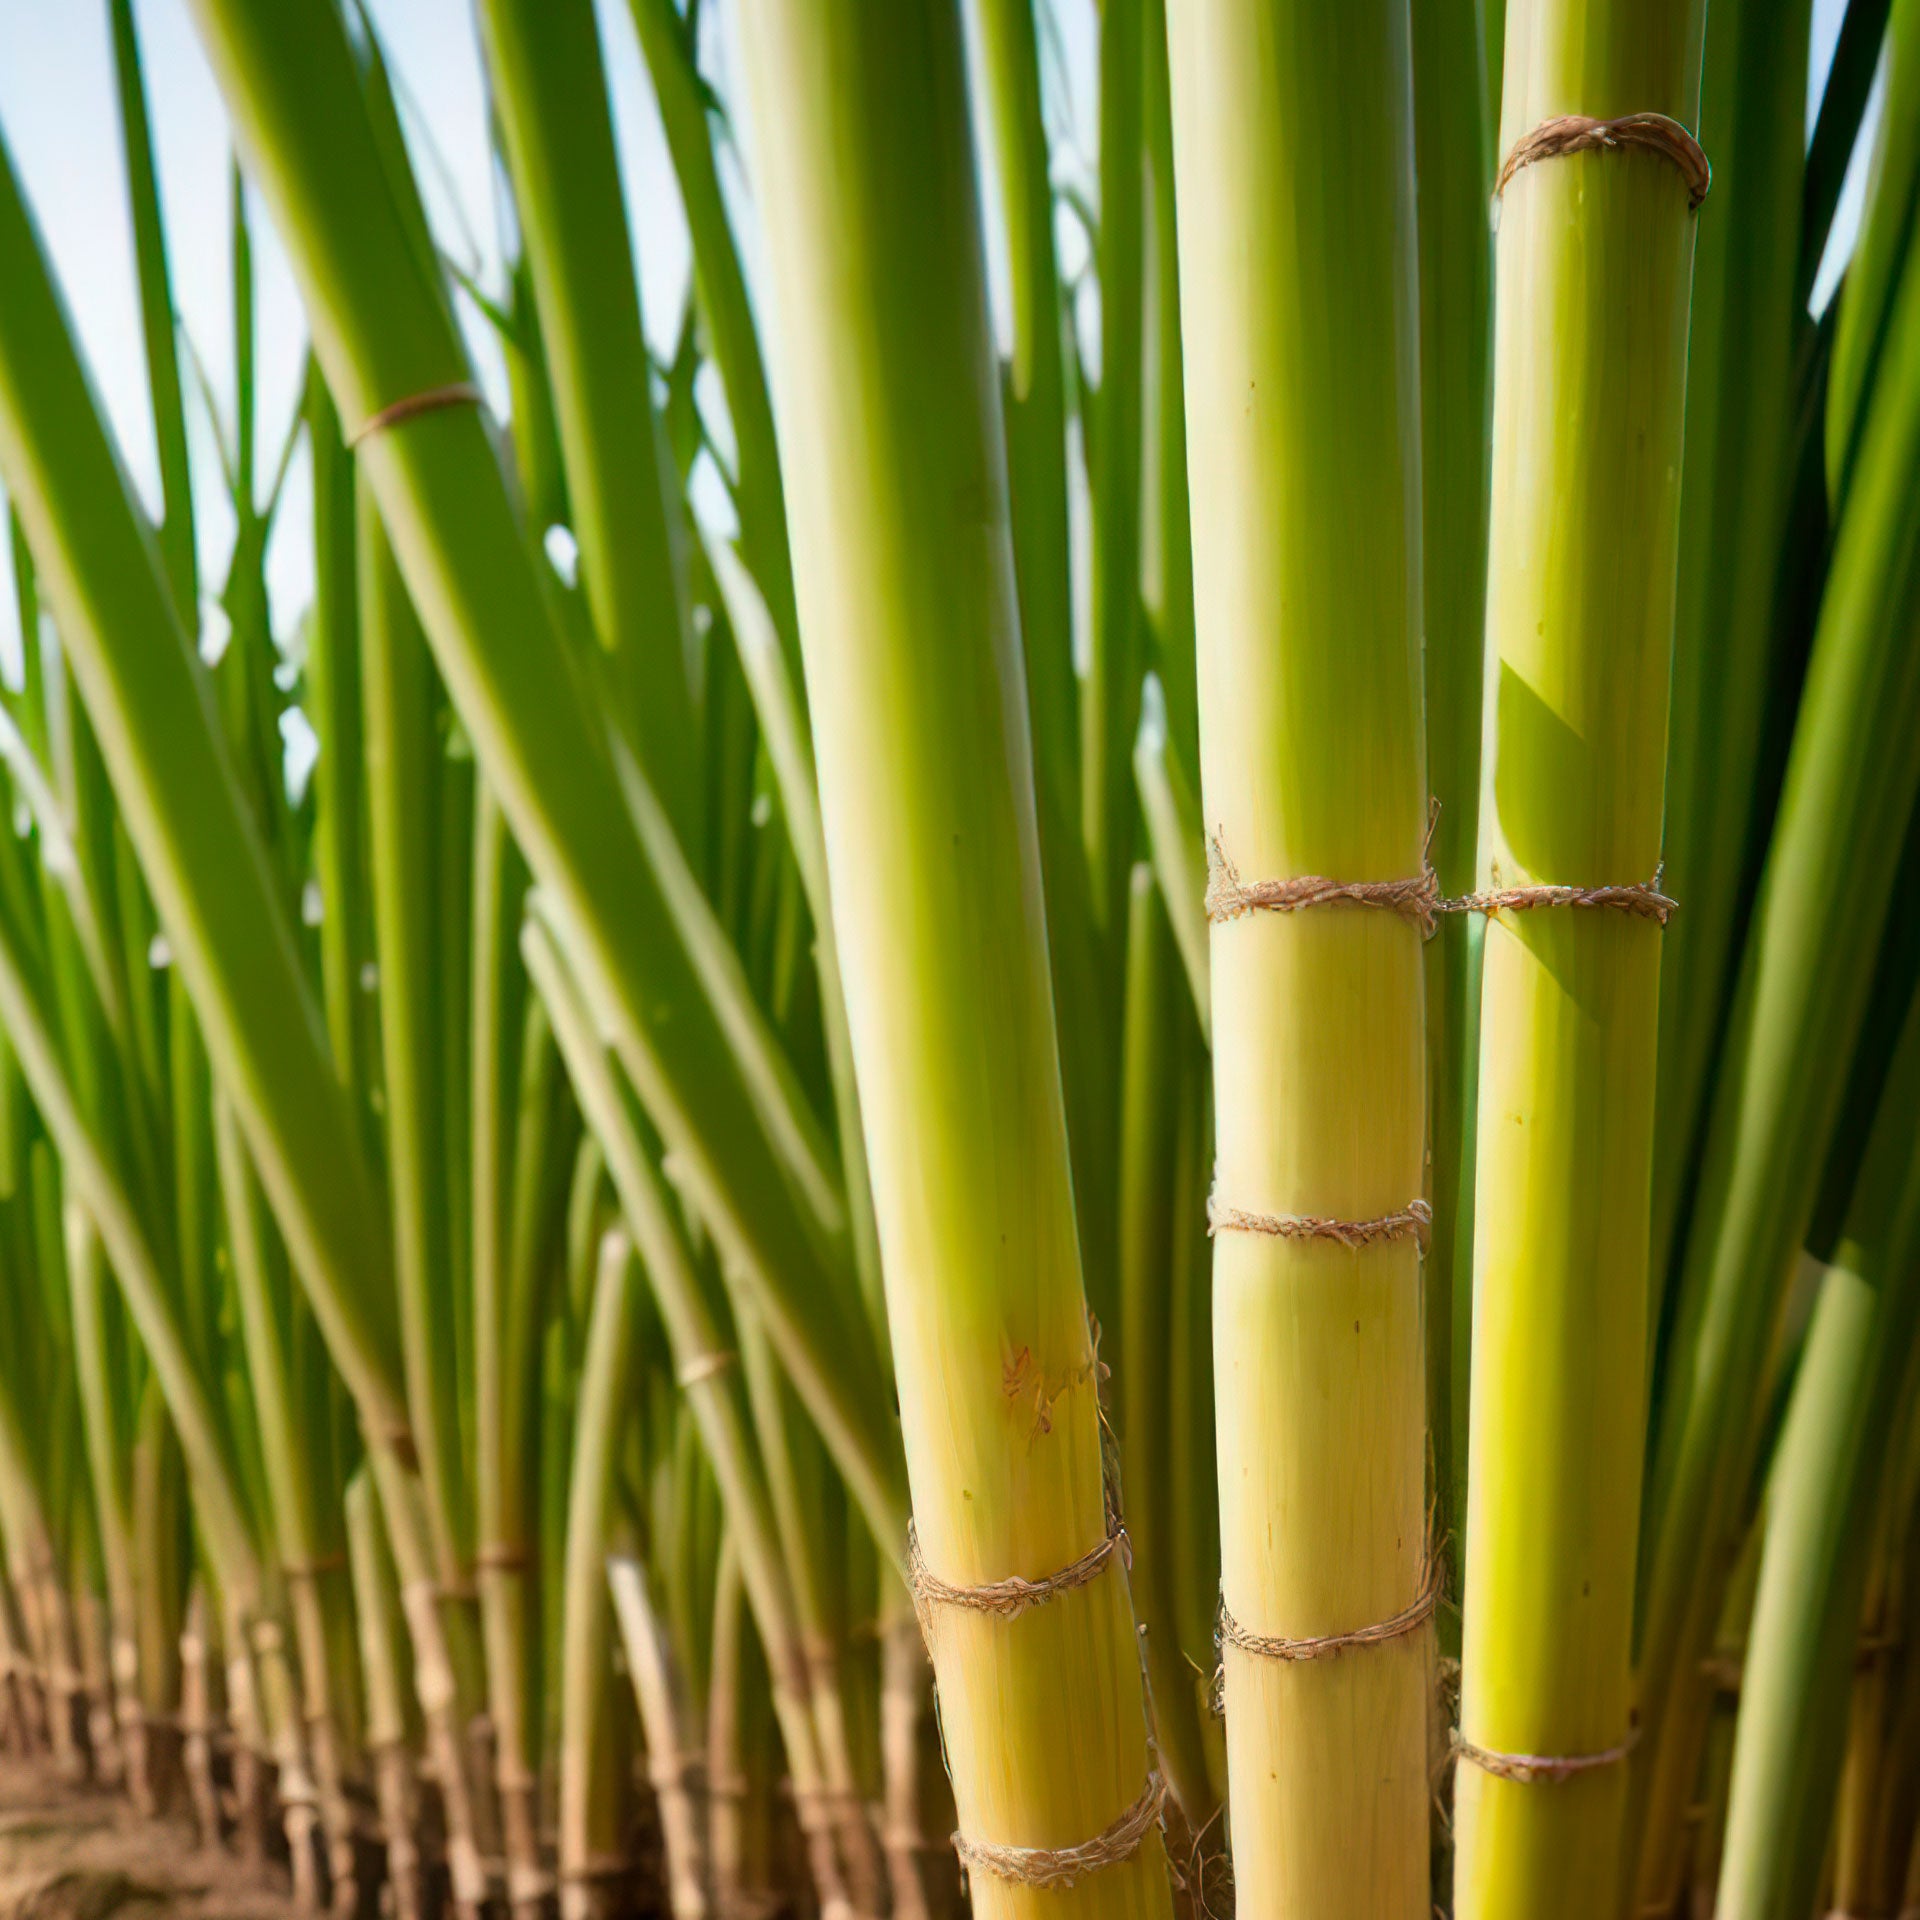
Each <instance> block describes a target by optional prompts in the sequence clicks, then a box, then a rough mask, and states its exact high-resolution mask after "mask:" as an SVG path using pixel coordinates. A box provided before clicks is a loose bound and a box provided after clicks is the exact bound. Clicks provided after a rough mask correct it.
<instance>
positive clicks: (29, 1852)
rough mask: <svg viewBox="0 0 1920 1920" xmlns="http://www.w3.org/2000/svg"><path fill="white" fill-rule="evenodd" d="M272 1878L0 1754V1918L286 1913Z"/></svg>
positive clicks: (180, 1918) (264, 1916) (252, 1918)
mask: <svg viewBox="0 0 1920 1920" xmlns="http://www.w3.org/2000/svg"><path fill="white" fill-rule="evenodd" d="M272 1875H273V1870H272V1869H269V1868H266V1867H263V1866H260V1865H257V1864H253V1863H248V1862H243V1861H240V1860H237V1859H234V1858H232V1857H231V1856H229V1855H226V1854H217V1853H212V1852H209V1851H207V1850H205V1849H203V1848H201V1847H200V1846H199V1845H198V1844H197V1843H196V1841H195V1838H194V1834H193V1830H192V1828H191V1827H190V1826H187V1825H184V1824H181V1823H178V1822H174V1821H168V1820H143V1819H142V1818H140V1816H139V1815H138V1814H136V1813H135V1812H134V1810H133V1808H132V1807H131V1806H129V1805H128V1804H127V1802H126V1801H125V1800H124V1799H123V1798H121V1797H120V1796H119V1795H117V1794H112V1793H106V1792H102V1791H100V1790H99V1789H96V1788H88V1787H75V1786H70V1785H67V1784H66V1783H64V1782H62V1781H60V1780H58V1779H56V1778H55V1777H54V1776H53V1775H52V1774H51V1773H50V1772H48V1771H47V1770H46V1769H45V1768H44V1767H43V1766H35V1765H30V1764H27V1763H24V1762H22V1761H21V1760H20V1759H18V1758H17V1757H16V1756H13V1755H10V1754H0V1920H293V1915H294V1914H295V1912H296V1909H295V1907H294V1905H293V1902H292V1900H291V1898H290V1897H289V1895H288V1892H287V1888H286V1886H285V1883H284V1879H281V1880H279V1881H276V1880H275V1879H274V1878H273V1877H272Z"/></svg>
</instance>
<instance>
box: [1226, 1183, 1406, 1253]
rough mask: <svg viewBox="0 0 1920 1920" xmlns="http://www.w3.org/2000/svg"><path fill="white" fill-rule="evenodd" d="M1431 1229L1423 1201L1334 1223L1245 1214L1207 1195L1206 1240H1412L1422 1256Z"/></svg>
mask: <svg viewBox="0 0 1920 1920" xmlns="http://www.w3.org/2000/svg"><path fill="white" fill-rule="evenodd" d="M1432 1230H1433V1209H1432V1207H1430V1206H1429V1205H1428V1204H1427V1202H1426V1201H1424V1200H1409V1201H1408V1202H1407V1204H1406V1205H1405V1206H1404V1207H1402V1208H1401V1209H1400V1210H1399V1211H1398V1212H1397V1213H1383V1214H1381V1215H1380V1216H1379V1218H1378V1219H1374V1220H1334V1219H1331V1218H1329V1217H1328V1216H1327V1215H1325V1214H1319V1213H1248V1212H1247V1211H1246V1210H1245V1209H1244V1208H1242V1207H1229V1206H1223V1205H1222V1204H1221V1203H1220V1201H1219V1200H1218V1199H1217V1198H1216V1197H1215V1196H1214V1195H1213V1194H1208V1195H1207V1237H1208V1238H1209V1239H1212V1238H1213V1237H1214V1236H1215V1235H1216V1234H1222V1233H1265V1234H1271V1235H1272V1236H1274V1237H1275V1238H1276V1239H1280V1240H1334V1241H1337V1242H1338V1243H1339V1244H1340V1245H1341V1246H1343V1247H1349V1248H1352V1247H1368V1246H1374V1245H1376V1244H1378V1243H1379V1242H1381V1241H1384V1240H1416V1241H1418V1242H1419V1244H1420V1250H1421V1252H1422V1253H1424V1252H1425V1251H1426V1248H1427V1236H1428V1235H1429V1234H1430V1233H1431V1232H1432Z"/></svg>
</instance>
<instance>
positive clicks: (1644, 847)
mask: <svg viewBox="0 0 1920 1920" xmlns="http://www.w3.org/2000/svg"><path fill="white" fill-rule="evenodd" d="M1703 18H1704V8H1703V7H1700V6H1697V5H1687V6H1682V7H1677V8H1676V7H1664V6H1646V5H1640V4H1637V0H1625V3H1624V4H1621V5H1617V6H1609V7H1607V8H1606V9H1604V10H1603V11H1602V12H1601V13H1600V14H1599V15H1597V16H1592V17H1589V16H1586V15H1582V14H1580V13H1579V12H1578V10H1577V9H1574V8H1571V7H1565V6H1562V5H1559V4H1557V3H1556V0H1513V4H1511V5H1509V7H1508V10H1507V24H1506V75H1505V82H1504V86H1503V92H1502V102H1501V120H1500V141H1501V148H1502V151H1503V152H1505V153H1507V154H1509V155H1510V156H1511V155H1514V154H1515V152H1516V143H1517V142H1521V141H1523V140H1525V139H1527V138H1528V137H1529V136H1532V135H1533V134H1534V132H1535V129H1537V128H1543V127H1546V126H1548V125H1549V124H1550V123H1551V122H1552V121H1553V119H1554V117H1555V116H1560V115H1568V114H1584V115H1590V116H1594V117H1597V118H1601V119H1610V118H1616V117H1619V116H1624V115H1633V114H1652V115H1662V116H1665V117H1666V118H1665V122H1664V123H1661V124H1663V125H1667V124H1668V123H1670V124H1671V125H1677V126H1679V127H1680V128H1682V129H1685V128H1688V127H1691V126H1692V125H1693V124H1694V121H1695V116H1696V112H1697V108H1698V99H1699V74H1700V59H1701V32H1702V24H1703ZM1669 132H1670V126H1669ZM1671 138H1672V141H1673V144H1671V145H1670V146H1669V148H1668V149H1667V150H1666V151H1653V150H1646V149H1640V150H1634V149H1633V148H1632V147H1630V146H1628V147H1623V148H1619V149H1616V150H1613V151H1598V152H1594V151H1585V152H1570V153H1549V154H1548V155H1546V156H1544V157H1540V158H1538V159H1537V160H1536V161H1535V162H1534V163H1533V164H1531V165H1526V166H1524V167H1522V168H1521V169H1520V170H1519V171H1517V172H1513V173H1512V174H1511V177H1510V178H1508V179H1507V180H1506V184H1505V191H1504V194H1503V197H1502V199H1501V203H1500V215H1501V219H1500V230H1499V235H1498V240H1497V243H1496V244H1497V255H1498V265H1497V273H1498V280H1497V288H1496V299H1495V311H1496V314H1497V316H1498V324H1497V330H1496V338H1495V349H1494V376H1493V379H1494V387H1493V396H1494V397H1493V405H1494V424H1493V506H1492V539H1491V551H1490V556H1489V562H1488V585H1487V669H1486V670H1487V673H1488V675H1489V676H1490V684H1489V685H1488V687H1487V690H1486V714H1487V726H1488V737H1487V739H1486V742H1485V745H1484V749H1483V752H1484V762H1483V765H1484V769H1485V771H1484V775H1483V782H1482V791H1481V817H1480V860H1479V880H1480V885H1481V886H1482V887H1483V888H1491V889H1496V890H1497V889H1502V888H1515V887H1525V886H1528V885H1537V884H1549V885H1550V884H1555V883H1563V884H1568V885H1572V886H1575V887H1597V886H1606V885H1615V886H1621V885H1632V884H1639V885H1641V886H1644V885H1645V884H1646V883H1647V882H1648V880H1649V879H1650V877H1652V876H1653V875H1654V873H1655V870H1656V868H1657V867H1658V865H1659V860H1660V834H1661V817H1662V804H1663V785H1664V766H1665V756H1666V720H1667V689H1668V681H1669V677H1670V672H1671V665H1672V648H1673V607H1674V590H1675V587H1674V583H1675V570H1676V563H1677V537H1678V526H1679V499H1678V481H1679V470H1680V442H1681V426H1682V417H1683V410H1684V402H1685V386H1686V379H1685V376H1686V335H1687V316H1688V300H1689V287H1690V281H1691V274H1692V256H1693V235H1694V225H1695V218H1694V207H1695V205H1696V204H1697V197H1698V195H1699V194H1700V193H1701V192H1702V191H1703V190H1704V185H1705V182H1704V180H1703V179H1702V178H1701V177H1700V175H1699V172H1698V163H1697V161H1695V160H1693V159H1692V158H1691V155H1690V151H1689V149H1688V148H1687V146H1686V145H1685V137H1683V136H1679V135H1673V136H1671ZM1519 151H1520V152H1521V153H1522V154H1524V153H1525V152H1526V151H1527V149H1525V148H1521V149H1520V150H1519ZM1683 162H1685V163H1686V164H1685V165H1683V164H1682V163H1683ZM1511 164H1512V162H1511V160H1510V161H1509V162H1508V163H1506V165H1508V166H1511ZM1689 167H1692V168H1693V171H1692V172H1691V173H1690V172H1689V171H1688V168H1689ZM1682 910H1683V911H1684V906H1683V909H1682ZM1660 938H1661V936H1660V927H1659V923H1658V922H1657V921H1656V920H1655V919H1652V918H1649V917H1646V915H1645V914H1643V913H1635V912H1621V911H1611V910H1605V909H1582V908H1579V907H1547V908H1545V909H1542V910H1539V911H1533V912H1523V913H1511V912H1498V913H1495V914H1494V915H1492V916H1491V917H1490V918H1489V921H1488V924H1487V929H1486V944H1485V956H1484V975H1483V982H1482V999H1481V1031H1480V1065H1479V1085H1478V1102H1479V1116H1478V1132H1477V1165H1476V1191H1475V1202H1474V1236H1475V1237H1474V1278H1473V1285H1474V1314H1475V1320H1474V1347H1475V1360H1474V1372H1473V1382H1472V1396H1471V1430H1470V1437H1469V1447H1470V1468H1469V1480H1468V1501H1467V1545H1466V1592H1465V1620H1464V1629H1463V1651H1462V1667H1463V1674H1462V1694H1461V1709H1460V1736H1459V1737H1460V1742H1461V1745H1460V1754H1461V1762H1460V1765H1459V1768H1458V1770H1457V1772H1456V1774H1455V1780H1454V1835H1455V1846H1456V1855H1455V1870H1454V1899H1455V1908H1456V1912H1457V1913H1458V1915H1459V1916H1460V1920H1469V1917H1470V1916H1471V1920H1497V1916H1502V1915H1508V1914H1515V1915H1518V1914H1529V1915H1531V1914H1538V1913H1541V1912H1545V1911H1554V1912H1559V1913H1565V1914H1567V1915H1569V1916H1578V1915H1585V1914H1594V1915H1600V1914H1605V1915H1608V1916H1612V1915H1613V1914H1614V1913H1615V1912H1616V1911H1617V1906H1618V1902H1619V1900H1620V1899H1621V1897H1622V1894H1621V1888H1620V1865H1619V1857H1620V1850H1621V1840H1622V1830H1623V1827H1622V1823H1623V1818H1624V1815H1625V1810H1626V1783H1627V1767H1626V1765H1625V1764H1624V1762H1625V1759H1626V1753H1627V1749H1628V1747H1629V1746H1630V1744H1631V1739H1632V1733H1631V1727H1630V1717H1629V1716H1630V1707H1631V1701H1630V1690H1629V1659H1630V1653H1631V1639H1632V1632H1633V1607H1634V1574H1635V1565H1636V1548H1637V1536H1638V1531H1639V1523H1640V1496H1641V1480H1642V1455H1643V1450H1644V1444H1645V1424H1646V1423H1645V1406H1646V1352H1647V1301H1648V1277H1647V1267H1648V1252H1647V1248H1648V1232H1649V1227H1648V1220H1649V1213H1648V1209H1649V1181H1650V1178H1651V1168H1652V1148H1653V1123H1654V1104H1653V1091H1654V1080H1653V1075H1654V1064H1655V1036H1656V1029H1657V1022H1658V1018H1659V1004H1660V1002H1659V984H1660V982H1659V971H1660ZM1576 1142H1577V1143H1578V1144H1577V1146H1576ZM1476 1754H1478V1755H1482V1756H1491V1757H1490V1758H1476V1757H1475V1756H1476ZM1516 1754H1519V1755H1533V1756H1539V1757H1541V1758H1544V1759H1546V1760H1547V1761H1549V1762H1552V1763H1558V1764H1557V1765H1549V1766H1548V1767H1547V1768H1546V1769H1545V1770H1544V1771H1534V1772H1531V1773H1529V1772H1528V1770H1527V1769H1525V1768H1524V1767H1522V1768H1520V1769H1517V1770H1516V1769H1515V1768H1514V1766H1513V1764H1512V1762H1511V1761H1510V1760H1502V1759H1501V1758H1500V1756H1503V1755H1505V1756H1511V1755H1516ZM1568 1762H1575V1763H1578V1764H1577V1765H1575V1766H1573V1767H1572V1768H1568V1767H1567V1765H1566V1763H1568Z"/></svg>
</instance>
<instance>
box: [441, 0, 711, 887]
mask: <svg viewBox="0 0 1920 1920" xmlns="http://www.w3.org/2000/svg"><path fill="white" fill-rule="evenodd" d="M478 11H479V22H480V29H481V33H482V37H483V39H484V42H485V45H486V49H487V55H488V71H489V75H490V78H491V80H492V84H493V94H494V100H495V103H496V106H497V108H498V111H499V115H500V126H501V132H502V136H503V141H502V144H503V146H504V149H505V154H506V159H507V163H508V168H509V170H510V172H511V174H512V177H513V189H514V204H515V208H516V210H517V212H518V214H519V220H520V231H521V239H522V244H523V246H524V248H525V252H526V261H527V265H528V267H529V269H530V271H531V273H532V278H533V291H534V297H535V301H536V304H537V306H538V309H539V315H540V339H541V345H542V349H543V354H544V359H545V363H546V368H547V372H548V375H549V378H550V382H551V388H552V393H553V399H554V406H555V412H556V417H557V421H558V425H559V429H560V447H561V453H562V455H563V457H564V460H565V465H566V480H567V501H568V510H569V518H568V524H569V525H570V526H571V528H572V530H573V533H574V537H575V538H576V539H577V540H578V541H579V543H580V584H581V588H582V590H583V591H584V594H585V597H586V602H587V606H588V608H589V610H590V612H591V615H592V619H593V625H594V630H595V632H596V634H597V635H598V637H599V641H600V644H601V646H602V647H604V648H605V649H606V651H607V653H608V654H609V655H610V656H611V657H612V660H613V667H614V677H615V684H616V685H617V686H618V687H619V688H620V690H621V693H622V695H623V698H624V703H625V708H626V711H625V715H624V718H625V720H626V723H627V724H628V725H629V726H630V727H631V728H632V729H633V732H634V738H635V740H636V742H637V743H638V750H639V754H640V758H641V761H642V763H643V764H644V766H645V768H646V771H647V778H648V781H649V783H650V784H651V786H652V788H653V790H654V791H655V793H657V794H658V795H659V798H660V802H661V805H662V806H663V807H664V808H665V810H666V812H667V815H668V818H669V819H671V820H672V821H673V823H674V826H675V828H676V829H677V831H678V832H679V834H680V837H681V839H682V842H683V843H684V844H685V845H686V846H687V847H688V848H689V849H697V848H698V846H699V845H700V840H701V823H700V814H699V808H698V805H697V798H698V794H699V784H698V781H697V779H696V777H695V766H694V759H693V748H694V742H695V734H694V729H693V724H692V723H693V702H692V697H691V688H690V684H689V678H688V675H689V669H690V664H691V637H690V634H689V632H688V628H687V613H686V608H685V605H684V591H685V587H684V580H683V578H682V577H681V576H680V570H679V569H678V568H677V567H676V565H675V559H674V554H673V540H674V529H673V524H672V521H671V520H670V517H669V512H668V503H667V499H666V495H665V491H664V488H663V460H664V449H663V447H662V445H661V441H660V428H659V422H658V420H657V419H656V417H655V415H654V410H653V401H652V395H651V393H650V391H649V388H648V380H649V377H650V375H649V368H648V360H647V350H646V342H645V339H644V336H643V335H642V332H641V316H640V300H639V290H638V286H637V283H636V281H635V278H634V274H633V272H632V269H631V261H632V257H633V250H632V244H631V240H630V238H629V235H628V231H627V218H626V207H625V203H624V201H623V200H622V198H621V186H620V175H619V171H618V167H617V165H616V162H615V156H614V144H613V121H612V114H611V110H610V104H609V101H608V98H607V78H606V72H605V67H604V63H603V60H602V55H601V50H600V38H599V28H598V26H597V25H596V22H595V19H594V10H593V6H592V4H591V0H562V3H561V4H558V5H556V4H553V3H552V0H483V4H482V5H481V6H480V8H479V10H478ZM615 263H619V265H618V266H617V267H616V265H615Z"/></svg>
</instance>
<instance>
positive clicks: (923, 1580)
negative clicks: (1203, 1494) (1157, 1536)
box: [907, 1483, 1133, 1634]
mask: <svg viewBox="0 0 1920 1920" xmlns="http://www.w3.org/2000/svg"><path fill="white" fill-rule="evenodd" d="M1106 1508H1107V1534H1106V1538H1105V1539H1104V1540H1102V1541H1101V1542H1100V1544H1099V1545H1098V1546H1095V1547H1090V1548H1088V1550H1087V1551H1086V1552H1085V1553H1083V1554H1082V1555H1081V1556H1080V1558H1079V1559H1078V1560H1075V1561H1073V1562H1072V1563H1071V1564H1070V1565H1068V1566H1064V1567H1062V1568H1061V1569H1060V1571H1059V1572H1058V1573H1050V1574H1048V1575H1046V1576H1045V1578H1043V1579H1040V1580H1023V1579H1022V1578H1021V1577H1020V1576H1019V1575H1018V1574H1010V1575H1009V1576H1008V1577H1007V1578H1006V1579H1004V1580H989V1581H986V1582H984V1583H983V1584H982V1585H980V1586H977V1587H960V1586H955V1585H954V1584H953V1583H952V1582H951V1581H947V1580H942V1579H941V1578H940V1576H939V1575H938V1574H937V1573H935V1572H934V1571H933V1569H932V1568H931V1567H929V1566H928V1565H927V1562H926V1558H925V1556H924V1555H923V1554H922V1553H921V1551H920V1533H919V1529H918V1528H917V1527H915V1525H914V1524H913V1522H912V1521H911V1520H909V1521H908V1522H907V1587H908V1589H909V1591H911V1593H912V1594H913V1604H914V1607H915V1609H916V1610H917V1611H918V1612H919V1615H920V1626H921V1631H922V1633H923V1634H924V1633H925V1631H926V1627H927V1615H928V1612H929V1610H930V1609H932V1608H934V1607H959V1608H961V1609H962V1610H964V1611H966V1612H970V1613H991V1614H995V1615H997V1616H998V1617H999V1618H1000V1619H1002V1620H1017V1619H1019V1617H1020V1616H1021V1615H1022V1614H1023V1613H1025V1612H1026V1611H1027V1609H1028V1608H1029V1607H1044V1606H1045V1605H1046V1604H1047V1602H1048V1601H1049V1600H1057V1599H1058V1598H1059V1597H1060V1595H1061V1594H1063V1593H1072V1592H1073V1591H1074V1589H1075V1588H1076V1587H1084V1586H1086V1585H1087V1584H1088V1582H1089V1581H1092V1580H1097V1579H1098V1578H1099V1577H1100V1575H1101V1574H1102V1573H1104V1572H1105V1571H1106V1569H1107V1564H1108V1562H1109V1561H1111V1560H1112V1559H1113V1558H1114V1556H1115V1555H1116V1554H1117V1555H1118V1556H1119V1558H1120V1562H1121V1564H1122V1565H1123V1566H1126V1567H1131V1566H1132V1565H1133V1546H1132V1543H1131V1542H1130V1541H1129V1540H1128V1538H1127V1529H1126V1525H1125V1523H1124V1522H1123V1521H1122V1520H1121V1518H1120V1508H1119V1504H1118V1502H1117V1501H1116V1500H1115V1499H1114V1497H1113V1489H1112V1485H1111V1483H1109V1485H1108V1489H1107V1499H1106Z"/></svg>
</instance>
